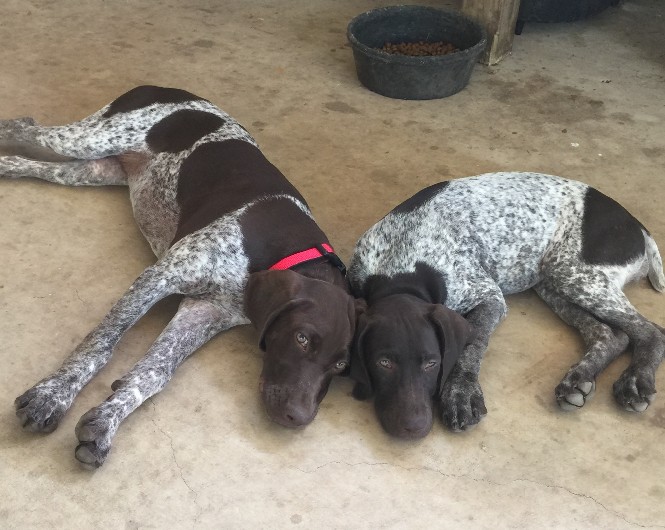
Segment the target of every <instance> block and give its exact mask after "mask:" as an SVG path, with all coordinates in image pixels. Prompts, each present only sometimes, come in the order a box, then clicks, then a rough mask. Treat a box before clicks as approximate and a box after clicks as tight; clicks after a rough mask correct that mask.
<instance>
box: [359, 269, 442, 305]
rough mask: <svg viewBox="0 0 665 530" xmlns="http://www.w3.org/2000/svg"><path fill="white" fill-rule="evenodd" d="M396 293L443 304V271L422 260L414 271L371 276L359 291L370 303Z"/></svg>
mask: <svg viewBox="0 0 665 530" xmlns="http://www.w3.org/2000/svg"><path fill="white" fill-rule="evenodd" d="M396 294H401V295H410V296H413V297H416V298H419V299H420V300H423V301H425V302H428V303H430V304H443V303H445V301H446V297H447V293H446V285H445V281H444V278H443V276H442V275H441V273H439V272H438V271H436V270H435V269H433V268H432V267H430V266H428V265H426V264H424V263H421V262H418V263H416V266H415V271H414V272H408V273H399V274H396V275H394V276H383V275H374V276H370V277H369V278H368V279H367V281H366V282H365V285H364V287H363V292H362V293H359V295H360V296H362V297H363V298H365V299H366V300H367V303H368V304H370V305H372V304H373V303H375V302H376V301H377V300H381V299H383V298H386V297H388V296H392V295H396ZM356 295H357V296H358V293H357V294H356Z"/></svg>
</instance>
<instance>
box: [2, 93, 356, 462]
mask: <svg viewBox="0 0 665 530" xmlns="http://www.w3.org/2000/svg"><path fill="white" fill-rule="evenodd" d="M0 146H4V147H7V146H12V147H17V146H18V147H20V149H21V152H22V153H25V152H26V151H27V152H29V153H31V157H32V156H33V154H32V153H35V154H36V155H35V158H36V159H32V158H25V157H19V156H2V157H0V177H4V178H18V177H36V178H40V179H43V180H47V181H51V182H55V183H58V184H65V185H71V186H85V185H89V186H98V185H99V186H101V185H126V186H128V187H129V194H130V199H131V202H132V207H133V211H134V216H135V218H136V221H137V223H138V225H139V228H140V229H141V231H142V233H143V234H144V235H145V237H146V239H147V240H148V242H149V243H150V245H151V247H152V249H153V251H154V252H155V254H156V256H157V262H156V263H155V264H154V265H152V266H150V267H148V268H147V269H146V270H145V271H144V272H143V273H142V274H141V275H140V276H139V277H138V278H137V279H136V281H135V282H134V283H133V284H132V286H131V287H130V288H129V290H128V291H127V292H126V293H125V294H124V295H123V296H122V298H120V300H118V302H117V303H116V304H115V305H114V306H113V308H112V309H111V310H110V312H109V313H108V315H107V316H106V317H105V318H104V319H103V321H102V322H101V323H100V324H99V325H98V326H97V327H96V328H95V329H94V330H93V331H91V332H90V333H89V334H88V335H87V336H86V337H85V339H84V340H83V341H82V342H81V344H80V345H79V346H78V347H77V348H76V349H75V350H74V352H73V353H72V354H71V356H70V357H69V358H67V359H66V360H65V362H64V363H63V365H62V366H61V367H60V368H59V369H58V370H57V371H56V372H55V373H53V374H51V375H49V376H48V377H46V378H44V379H42V380H41V381H40V382H38V383H37V384H36V385H35V386H33V387H32V388H31V389H29V390H28V391H27V392H25V393H24V394H23V395H21V396H20V397H19V398H17V399H16V403H15V404H16V409H17V412H16V413H17V415H18V417H19V419H20V420H21V422H22V424H23V426H24V428H26V429H28V430H31V431H40V432H51V431H53V430H54V429H55V428H56V427H57V425H58V422H59V420H60V419H61V418H62V417H63V416H64V414H65V412H66V411H67V409H68V408H69V407H70V405H71V404H72V402H73V401H74V398H75V397H76V396H77V394H78V393H79V391H80V390H81V389H82V388H83V386H84V385H85V384H86V383H88V382H89V381H90V380H91V379H92V377H94V376H95V374H96V373H97V372H98V371H99V370H100V369H101V368H102V367H103V366H104V365H105V364H106V363H107V362H108V361H109V359H110V358H111V354H112V351H113V348H114V346H115V345H116V344H117V342H118V341H119V340H120V338H121V337H122V335H123V334H124V333H125V331H127V329H129V328H130V327H131V326H132V325H133V324H134V323H135V322H136V321H137V320H138V319H139V318H140V317H141V316H142V315H143V314H145V313H146V311H148V309H150V307H152V306H153V305H154V304H155V303H156V302H157V301H159V300H161V299H163V298H165V297H167V296H169V295H173V294H181V295H184V298H183V300H182V302H181V304H180V307H179V309H178V311H177V313H176V315H175V316H174V317H173V319H172V320H171V322H170V323H169V324H168V326H167V327H166V328H165V329H164V331H163V332H162V334H161V335H160V336H159V337H158V338H157V340H156V341H155V342H154V344H153V345H152V346H151V348H150V349H149V351H148V352H147V354H146V356H145V357H144V358H143V359H142V360H140V361H139V362H138V363H137V364H136V365H135V366H134V367H133V368H132V369H131V370H130V372H129V373H127V374H126V375H125V376H123V377H122V378H121V379H119V380H117V381H115V382H114V384H113V385H112V389H113V394H112V395H111V396H110V397H109V398H108V399H106V400H105V401H104V402H103V403H102V404H100V405H99V406H97V407H94V408H93V409H92V410H90V411H89V412H88V413H86V414H85V415H84V416H83V417H82V418H81V420H80V421H79V422H78V425H77V426H76V434H77V437H78V440H79V445H78V446H77V448H76V451H75V455H76V458H77V459H78V460H79V461H81V462H82V463H83V464H86V465H88V466H91V467H99V466H100V465H102V463H103V462H104V461H105V459H106V457H107V455H108V453H109V450H110V447H111V440H112V438H113V436H114V434H115V432H116V430H117V428H118V426H119V424H120V423H121V422H122V421H123V420H124V419H125V418H126V417H127V416H128V415H129V414H130V413H131V412H132V411H133V410H135V409H136V408H137V407H138V406H139V405H141V403H143V402H144V401H145V400H146V399H148V398H149V397H150V396H152V395H154V394H155V393H157V392H159V391H160V390H161V389H162V388H163V387H164V386H165V385H166V383H167V382H168V381H169V380H170V378H171V376H172V375H173V373H174V371H175V369H176V368H177V367H178V366H179V365H180V364H181V363H182V362H183V361H184V360H185V359H186V358H187V357H188V356H189V355H191V354H192V353H193V352H194V351H195V350H196V349H198V348H199V347H200V346H202V345H203V344H205V343H206V342H207V341H209V340H210V339H211V338H212V337H214V336H215V335H216V334H217V333H219V332H221V331H223V330H226V329H229V328H231V327H233V326H237V325H241V324H248V323H249V322H250V321H251V322H252V323H253V324H254V325H255V326H256V328H257V329H258V330H259V333H260V341H259V344H260V347H261V348H262V349H263V350H264V351H265V357H264V366H263V372H262V374H261V383H260V388H261V393H262V396H263V400H264V403H265V406H266V409H267V412H268V414H269V416H270V417H271V418H272V419H273V420H275V421H276V422H278V423H280V424H282V425H285V426H289V427H298V426H302V425H306V424H308V423H309V422H311V421H312V420H313V419H314V416H315V415H316V412H317V409H318V405H319V403H320V401H321V400H322V399H323V396H324V395H325V393H326V391H327V389H328V385H329V383H330V381H331V379H332V377H333V376H334V375H335V374H338V373H340V372H342V371H344V370H345V368H346V367H347V364H348V362H349V347H350V344H351V341H352V338H353V334H354V330H355V321H356V309H355V304H354V300H353V298H352V297H351V296H350V294H349V291H348V287H347V282H346V279H345V276H344V266H343V265H342V263H341V261H340V260H339V258H338V257H337V256H336V255H335V254H334V251H333V249H332V247H331V246H330V243H329V241H328V239H327V238H326V236H325V234H324V233H323V231H322V230H321V229H320V228H319V227H318V226H317V224H316V222H315V221H314V219H313V218H312V215H311V213H310V210H309V208H308V206H307V203H306V202H305V200H304V199H303V197H302V196H301V195H300V193H299V192H298V190H296V188H295V187H294V186H293V185H292V184H291V183H290V182H289V181H288V180H287V179H286V178H285V177H284V176H283V175H282V173H280V171H279V170H278V169H277V168H275V166H273V165H272V164H271V163H270V162H268V160H267V159H266V158H265V157H264V155H263V154H262V153H261V151H260V150H259V148H258V147H257V144H256V142H255V141H254V139H253V138H252V137H251V136H250V135H249V133H248V132H247V131H246V130H245V129H244V128H243V127H242V126H241V125H239V124H238V123H237V122H236V121H235V120H234V119H233V118H231V117H230V116H229V115H228V114H226V113H224V112H223V111H221V110H220V109H218V108H217V107H216V106H214V105H213V104H212V103H210V102H209V101H207V100H205V99H202V98H200V97H198V96H195V95H193V94H190V93H189V92H186V91H184V90H179V89H172V88H161V87H155V86H141V87H138V88H135V89H133V90H130V91H129V92H127V93H126V94H124V95H122V96H120V97H119V98H118V99H116V100H115V101H113V102H112V103H110V104H109V105H107V106H105V107H104V108H102V109H101V110H99V111H98V112H96V113H95V114H93V115H91V116H89V117H87V118H85V119H83V120H82V121H79V122H76V123H72V124H70V125H64V126H54V127H45V126H40V125H37V124H35V122H34V121H33V120H32V119H30V118H22V119H17V120H8V121H2V122H0Z"/></svg>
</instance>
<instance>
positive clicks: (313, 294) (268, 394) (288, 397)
mask: <svg viewBox="0 0 665 530" xmlns="http://www.w3.org/2000/svg"><path fill="white" fill-rule="evenodd" d="M245 314H246V315H247V317H248V318H249V319H250V320H251V321H252V323H253V324H254V326H255V327H256V329H257V330H258V331H259V333H260V339H259V346H260V347H261V349H262V350H263V351H265V356H264V360H263V372H262V374H261V383H260V390H261V395H262V397H263V402H264V404H265V407H266V410H267V412H268V415H269V416H270V418H271V419H272V420H274V421H276V422H277V423H280V424H281V425H285V426H287V427H299V426H303V425H307V424H308V423H310V422H311V421H312V420H313V419H314V416H316V412H317V410H318V407H319V403H320V402H321V400H322V399H323V397H324V396H325V395H326V392H327V391H328V386H329V385H330V381H331V380H332V377H333V376H334V375H336V374H341V373H342V372H344V371H345V370H346V368H347V367H348V365H349V360H350V359H349V357H350V353H349V350H350V347H351V342H352V339H353V334H354V331H355V321H356V309H355V303H354V299H353V297H352V296H351V295H350V294H348V293H347V292H346V291H344V290H343V289H341V288H339V287H337V286H335V285H332V284H330V283H328V282H325V281H322V280H316V279H312V278H308V277H306V276H303V275H301V274H298V273H296V272H293V271H291V270H283V271H262V272H256V273H254V274H251V275H250V277H249V282H248V284H247V288H246V290H245Z"/></svg>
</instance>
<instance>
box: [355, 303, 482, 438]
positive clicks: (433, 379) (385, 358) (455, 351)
mask: <svg viewBox="0 0 665 530" xmlns="http://www.w3.org/2000/svg"><path fill="white" fill-rule="evenodd" d="M469 334H470V326H469V324H468V323H467V321H466V320H465V319H464V318H462V317H461V316H460V315H458V314H457V313H455V312H454V311H451V310H450V309H447V308H446V307H444V306H443V305H441V304H433V303H429V302H427V301H424V300H422V299H420V298H418V297H416V296H413V295H410V294H394V295H391V296H386V297H385V298H381V299H379V300H377V301H376V302H374V303H372V304H371V305H370V306H369V307H368V309H367V310H366V312H365V313H364V314H362V315H361V316H360V317H359V321H358V329H357V333H356V338H355V341H354V348H353V359H352V361H351V377H352V378H353V379H354V380H355V381H356V386H355V388H354V390H353V395H354V396H355V397H356V398H357V399H367V398H369V397H371V396H372V395H374V396H375V401H374V404H375V408H376V412H377V415H378V417H379V420H380V421H381V425H382V426H383V428H384V429H385V430H386V431H387V432H388V433H389V434H392V435H394V436H399V437H400V438H421V437H423V436H425V435H426V434H427V433H428V432H429V431H430V429H431V428H432V398H433V397H434V396H435V395H436V394H437V390H438V389H439V388H440V385H442V384H443V382H444V381H445V379H446V378H447V377H448V374H449V373H450V371H451V370H452V367H453V365H454V364H455V361H456V360H457V358H458V357H459V354H460V353H461V351H462V349H463V347H464V345H465V344H466V342H467V339H468V337H469Z"/></svg>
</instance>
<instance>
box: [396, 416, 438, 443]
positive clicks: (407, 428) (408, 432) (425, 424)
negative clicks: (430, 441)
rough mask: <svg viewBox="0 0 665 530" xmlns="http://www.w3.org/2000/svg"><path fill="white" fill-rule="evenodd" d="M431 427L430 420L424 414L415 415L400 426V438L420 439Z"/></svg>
mask: <svg viewBox="0 0 665 530" xmlns="http://www.w3.org/2000/svg"><path fill="white" fill-rule="evenodd" d="M431 427H432V421H431V418H430V417H428V415H426V414H416V415H413V416H411V417H409V418H408V420H407V421H405V422H404V423H403V424H402V432H401V437H402V438H411V439H414V438H422V437H423V436H425V435H426V434H427V433H428V432H429V430H430V428H431Z"/></svg>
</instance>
